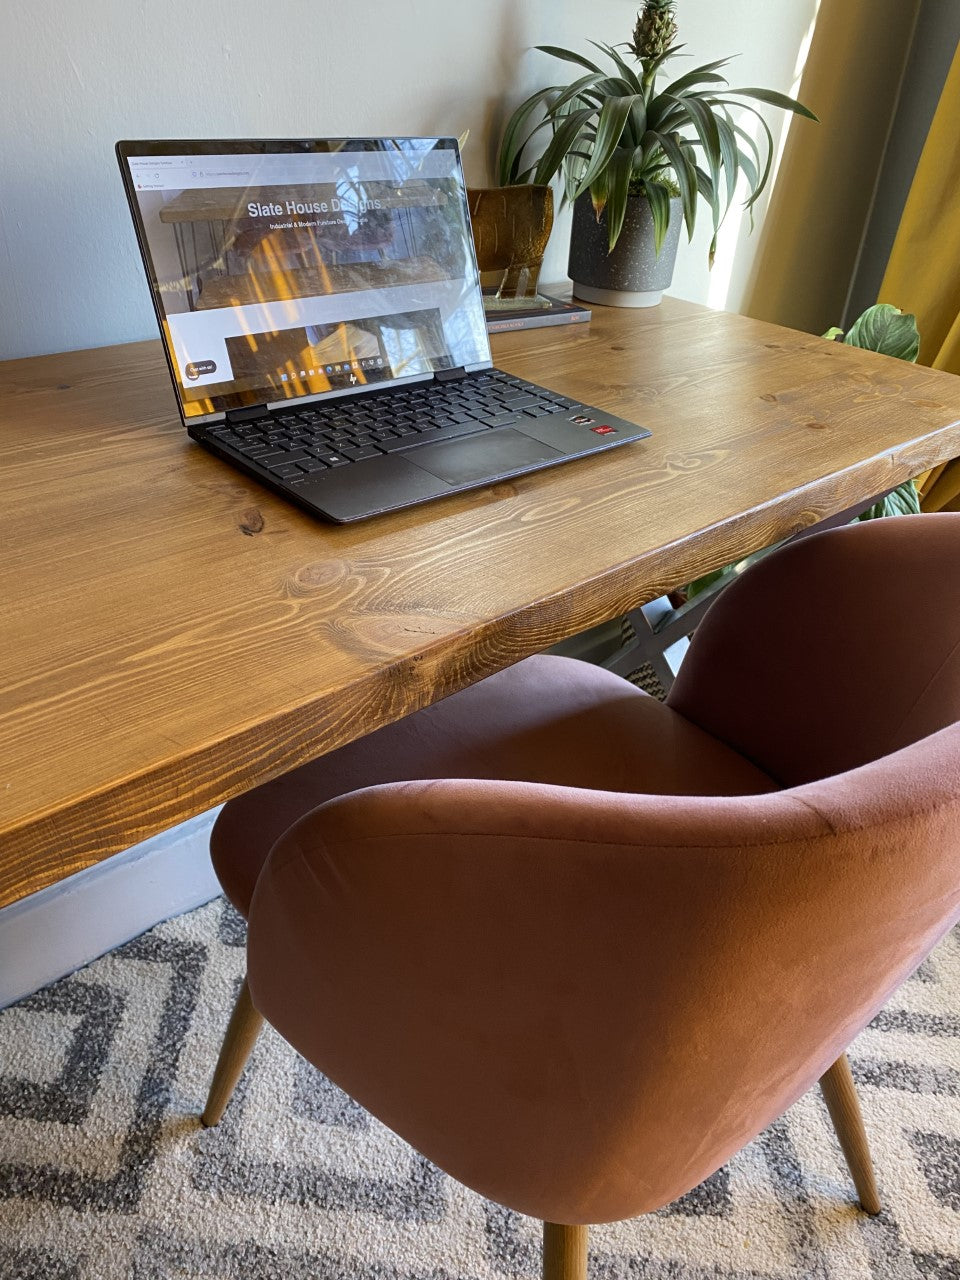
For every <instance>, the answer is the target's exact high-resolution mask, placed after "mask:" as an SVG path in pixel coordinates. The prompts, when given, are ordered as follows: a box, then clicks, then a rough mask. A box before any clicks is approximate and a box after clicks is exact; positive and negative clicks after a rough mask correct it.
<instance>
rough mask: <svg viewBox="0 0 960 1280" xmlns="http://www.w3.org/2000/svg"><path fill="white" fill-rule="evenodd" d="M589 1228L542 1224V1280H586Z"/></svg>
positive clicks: (552, 1223)
mask: <svg viewBox="0 0 960 1280" xmlns="http://www.w3.org/2000/svg"><path fill="white" fill-rule="evenodd" d="M589 1234H590V1228H589V1227H564V1226H560V1225H559V1224H558V1223H556V1222H545V1223H544V1224H543V1280H587V1237H588V1235H589Z"/></svg>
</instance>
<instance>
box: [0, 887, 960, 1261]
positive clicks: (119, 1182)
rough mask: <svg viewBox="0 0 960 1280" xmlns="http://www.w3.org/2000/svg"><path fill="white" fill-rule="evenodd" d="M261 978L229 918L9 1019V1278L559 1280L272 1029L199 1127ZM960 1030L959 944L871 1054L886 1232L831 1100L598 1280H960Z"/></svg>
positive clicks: (507, 1218) (611, 1247) (534, 1230)
mask: <svg viewBox="0 0 960 1280" xmlns="http://www.w3.org/2000/svg"><path fill="white" fill-rule="evenodd" d="M243 959H244V952H243V923H242V921H241V920H240V919H239V917H238V916H237V915H236V913H235V912H233V910H232V909H231V908H229V907H228V906H227V905H226V904H225V903H224V902H223V901H222V900H218V901H216V902H214V903H211V904H210V905H208V906H206V907H203V908H201V909H199V910H197V911H194V912H191V913H190V914H188V915H185V916H181V917H180V918H178V919H174V920H170V921H167V922H166V923H165V924H162V925H160V926H158V927H157V928H156V929H153V930H152V931H151V932H149V933H147V934H144V935H143V936H142V937H140V938H137V939H135V940H134V941H133V942H130V943H128V944H126V945H125V946H123V947H120V948H119V949H118V950H116V951H114V952H112V953H111V954H110V955H108V956H105V957H103V958H102V959H100V960H97V961H96V962H95V963H93V964H91V965H89V966H88V967H87V968H86V969H84V970H82V971H80V972H78V973H76V974H73V975H72V976H70V977H68V978H65V979H64V980H63V981H61V982H58V983H55V984H54V985H53V986H50V987H48V988H46V989H45V990H44V991H41V992H40V993H39V994H37V995H35V996H31V997H29V998H28V999H26V1000H23V1001H22V1002H21V1003H20V1004H18V1005H15V1006H13V1007H11V1008H9V1009H7V1010H5V1011H3V1012H2V1013H0V1277H3V1280H26V1278H28V1277H29V1280H114V1278H121V1277H122V1278H124V1280H127V1278H129V1280H181V1278H186V1277H198V1276H203V1277H209V1278H211V1280H241V1278H242V1280H348V1278H350V1280H353V1278H355V1280H503V1277H524V1278H526V1277H531V1278H532V1277H535V1276H537V1275H538V1271H539V1256H540V1255H539V1249H540V1234H539V1226H538V1224H537V1223H536V1222H534V1221H533V1220H531V1219H528V1218H523V1217H520V1216H519V1215H517V1214H515V1213H512V1212H510V1211H508V1210H506V1209H504V1208H502V1207H500V1206H498V1205H495V1204H491V1203H489V1202H486V1201H484V1200H483V1199H481V1198H480V1197H479V1196H476V1195H474V1194H473V1193H472V1192H470V1191H467V1190H466V1189H465V1188H463V1187H462V1186H460V1185H459V1184H457V1183H455V1182H454V1181H453V1180H451V1179H450V1178H447V1177H446V1176H445V1175H443V1174H442V1173H440V1172H439V1171H438V1170H437V1169H435V1168H434V1167H433V1166H432V1165H431V1164H430V1163H429V1162H428V1161H426V1160H424V1159H423V1158H422V1157H421V1156H419V1155H417V1154H416V1153H415V1152H414V1151H412V1150H411V1149H410V1148H409V1147H408V1146H406V1145H405V1144H404V1143H403V1142H402V1141H400V1139H399V1138H397V1137H396V1136H394V1135H393V1134H391V1133H390V1132H389V1131H388V1130H386V1129H384V1128H383V1127H382V1126H381V1125H380V1124H378V1123H377V1122H376V1121H374V1120H373V1119H371V1117H370V1116H369V1115H367V1114H366V1113H365V1112H364V1111H363V1110H361V1108H360V1107H358V1106H357V1105H356V1104H355V1103H354V1102H352V1101H351V1100H350V1099H348V1098H347V1097H345V1096H344V1095H343V1094H342V1093H341V1092H340V1091H339V1090H337V1089H336V1088H334V1087H333V1086H332V1085H331V1084H329V1083H328V1082H327V1081H326V1080H325V1079H324V1078H323V1077H322V1076H321V1075H320V1074H319V1073H318V1072H317V1071H315V1070H314V1069H313V1068H312V1067H310V1066H309V1065H308V1064H307V1063H305V1062H304V1061H303V1060H302V1059H300V1058H298V1057H297V1055H296V1054H295V1053H294V1052H293V1051H292V1050H291V1049H289V1048H288V1047H287V1046H286V1045H285V1044H284V1043H283V1041H281V1040H280V1038H279V1037H278V1036H277V1035H276V1034H275V1033H274V1032H273V1031H272V1030H270V1029H267V1030H266V1031H265V1032H264V1034H263V1036H262V1037H261V1039H260V1041H259V1043H258V1045H257V1048H256V1049H255V1051H254V1056H253V1059H252V1062H251V1066H250V1068H249V1069H248V1071H247V1072H246V1074H245V1075H244V1077H243V1079H242V1080H241V1083H240V1086H239V1088H238V1092H237V1094H236V1095H235V1097H234V1100H233V1103H232V1104H231V1106H230V1107H229V1108H228V1110H227V1113H226V1116H225V1117H224V1120H223V1122H222V1123H221V1125H220V1127H219V1128H218V1129H212V1130H206V1131H205V1130H203V1129H201V1128H200V1127H199V1123H198V1120H197V1115H198V1112H199V1110H200V1108H201V1106H202V1104H203V1100H204V1097H205V1093H206V1088H207V1084H208V1081H209V1077H210V1072H211V1069H212V1066H213V1063H214V1059H215V1057H216V1053H217V1050H218V1048H219V1043H220V1039H221V1036H222V1033H223V1030H224V1027H225V1025H226V1019H227V1014H228V1010H229V1008H230V1007H231V1005H232V1001H233V998H234V993H235V991H236V990H237V984H238V982H239V979H240V976H241V974H242V968H243ZM958 1012H960V946H958V939H957V936H956V935H951V936H949V937H948V938H947V939H945V940H944V942H943V943H941V945H940V947H939V948H938V949H937V950H936V951H935V952H934V954H933V955H932V956H931V957H930V959H929V960H928V961H927V962H926V963H925V964H924V965H923V966H922V968H921V969H920V970H919V971H918V972H917V974H916V975H915V976H914V977H913V978H911V979H910V981H909V982H907V983H906V985H905V986H904V987H903V988H901V990H900V991H899V992H898V993H897V995H896V996H895V997H894V999H893V1000H892V1001H891V1003H890V1005H889V1006H888V1008H887V1009H885V1010H884V1011H883V1012H882V1013H881V1014H880V1015H879V1017H878V1018H877V1019H876V1020H875V1022H874V1023H873V1024H872V1025H871V1026H870V1027H869V1028H868V1029H867V1030H866V1031H864V1033H863V1034H862V1035H861V1036H860V1037H859V1039H858V1040H857V1042H856V1044H855V1046H854V1047H853V1049H852V1051H851V1060H852V1062H853V1066H854V1075H855V1077H856V1080H857V1083H858V1086H859V1088H860V1093H861V1097H862V1099H863V1104H864V1111H865V1115H866V1122H867V1128H868V1131H869V1133H870V1138H871V1142H872V1144H873V1151H874V1158H875V1161H876V1165H877V1171H878V1180H879V1183H880V1190H881V1194H882V1196H883V1200H884V1204H885V1206H886V1207H885V1209H884V1212H883V1214H882V1215H881V1216H880V1217H878V1218H873V1219H871V1218H867V1217H866V1216H865V1215H863V1214H862V1213H860V1212H859V1211H858V1210H857V1209H856V1208H855V1206H854V1201H853V1191H852V1186H851V1183H850V1179H849V1177H848V1174H847V1172H846V1169H845V1167H844V1165H843V1160H842V1157H841V1155H840V1151H839V1147H838V1145H837V1142H836V1139H835V1137H834V1135H833V1131H832V1129H831V1127H830V1123H829V1120H828V1118H827V1114H826V1109H825V1107H824V1105H823V1103H822V1101H821V1099H820V1096H819V1091H816V1090H815V1091H813V1092H812V1093H811V1094H809V1095H808V1096H807V1097H806V1098H804V1099H802V1100H801V1102H799V1103H798V1104H797V1105H796V1106H794V1107H793V1108H791V1110H790V1111H789V1112H788V1113H787V1115H786V1116H785V1117H783V1118H782V1119H781V1120H780V1121H778V1122H777V1123H776V1124H775V1125H773V1126H772V1127H771V1128H770V1129H769V1130H767V1131H766V1132H765V1133H764V1134H762V1135H761V1136H760V1137H759V1138H757V1139H756V1140H755V1141H754V1142H753V1143H751V1144H750V1146H748V1147H747V1148H746V1149H745V1150H744V1151H743V1152H741V1153H740V1154H739V1155H738V1156H737V1157H736V1158H735V1159H734V1160H733V1161H731V1163H730V1164H729V1165H728V1166H726V1167H725V1168H724V1169H722V1170H720V1172H719V1173H717V1174H715V1175H714V1176H713V1177H712V1178H710V1179H709V1180H708V1181H707V1182H706V1183H704V1184H703V1185H702V1186H700V1187H698V1188H697V1189H696V1190H694V1191H693V1192H691V1193H690V1194H689V1195H687V1196H686V1197H684V1199H683V1200H681V1201H679V1202H677V1203H676V1204H674V1205H671V1206H670V1207H669V1208H667V1209H663V1210H661V1211H660V1212H659V1213H656V1214H652V1215H650V1216H648V1217H646V1218H641V1219H636V1220H633V1221H631V1222H626V1223H619V1224H615V1225H612V1226H604V1227H599V1228H596V1229H594V1231H593V1232H592V1233H591V1273H590V1274H591V1280H707V1278H708V1277H710V1278H712V1280H721V1278H722V1280H748V1278H749V1280H785V1278H789V1280H799V1278H800V1277H804V1278H806V1277H818V1278H821V1280H861V1278H863V1280H866V1278H867V1277H882V1278H883V1280H894V1277H896V1278H897V1280H908V1278H909V1280H960V1102H958V1096H957V1095H958V1090H960V1016H958ZM387 1069H389V1067H387Z"/></svg>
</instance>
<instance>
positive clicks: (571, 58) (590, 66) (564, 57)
mask: <svg viewBox="0 0 960 1280" xmlns="http://www.w3.org/2000/svg"><path fill="white" fill-rule="evenodd" d="M537 48H538V49H539V50H540V52H541V53H549V54H550V56H551V57H552V58H560V59H561V61H563V62H575V63H576V64H577V66H580V67H585V68H586V69H587V71H599V70H600V68H599V67H598V66H597V64H596V63H595V62H591V61H590V59H589V58H585V57H584V56H583V54H582V53H574V52H573V50H572V49H559V48H558V47H557V46H556V45H555V44H538V45H537Z"/></svg>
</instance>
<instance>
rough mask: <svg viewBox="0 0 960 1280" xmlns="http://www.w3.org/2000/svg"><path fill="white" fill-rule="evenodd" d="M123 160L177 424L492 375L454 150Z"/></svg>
mask: <svg viewBox="0 0 960 1280" xmlns="http://www.w3.org/2000/svg"><path fill="white" fill-rule="evenodd" d="M117 150H118V155H119V157H120V164H121V168H122V169H123V170H124V180H125V183H126V186H127V192H128V196H129V198H130V202H131V207H132V209H133V212H134V220H135V222H137V224H138V225H137V231H138V235H139V238H140V245H141V250H142V252H143V257H144V262H145V265H146V267H147V273H148V275H149V277H150V281H151V284H152V287H153V293H154V302H155V305H156V308H157V313H158V318H159V320H160V327H161V331H162V333H163V337H164V341H165V343H166V346H167V355H168V359H169V361H170V367H171V370H172V372H173V376H174V382H175V384H176V387H177V390H178V393H179V396H180V401H181V404H182V408H183V414H184V417H186V418H194V419H196V418H199V417H203V416H206V415H209V414H214V413H218V412H221V411H223V410H225V409H232V408H239V407H241V406H243V405H252V404H264V403H265V404H275V403H277V402H283V401H284V400H289V399H295V398H300V397H313V396H318V395H324V394H327V395H334V394H336V393H338V392H340V393H342V392H345V391H357V390H362V389H363V388H364V387H368V386H369V387H373V386H375V385H384V384H387V385H389V384H395V383H397V382H403V381H405V380H407V379H410V378H423V377H425V376H428V375H430V374H432V373H435V372H436V371H437V370H441V369H449V368H456V367H459V366H463V367H465V368H467V369H471V368H478V367H483V366H485V365H488V364H489V363H490V346H489V340H488V338H487V330H486V325H485V323H484V316H483V304H482V298H481V292H480V283H479V277H478V275H477V266H476V260H475V257H474V251H473V241H472V238H471V235H470V224H469V217H468V214H467V203H466V193H465V190H464V182H463V173H462V169H461V166H460V156H459V152H458V150H457V144H456V141H455V140H454V139H452V138H389V139H346V140H344V139H338V140H316V141H290V142H256V141H251V142H162V143H160V142H143V143H137V142H122V143H119V144H118V147H117Z"/></svg>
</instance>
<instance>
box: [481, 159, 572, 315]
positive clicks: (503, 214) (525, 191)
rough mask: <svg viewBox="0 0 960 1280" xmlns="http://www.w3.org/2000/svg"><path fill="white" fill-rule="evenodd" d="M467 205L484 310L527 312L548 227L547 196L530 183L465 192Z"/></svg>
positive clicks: (547, 190)
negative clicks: (520, 308) (523, 309)
mask: <svg viewBox="0 0 960 1280" xmlns="http://www.w3.org/2000/svg"><path fill="white" fill-rule="evenodd" d="M467 201H468V203H469V206H470V219H471V222H472V224H473V243H474V245H475V246H476V250H477V265H478V267H479V268H480V283H481V285H482V286H483V292H484V295H485V301H486V305H487V306H488V307H502V308H503V309H505V310H508V309H509V308H510V306H511V305H513V306H524V307H529V306H530V305H531V304H532V303H535V300H536V297H537V281H538V279H539V277H540V268H541V267H542V266H543V254H544V251H545V249H546V247H547V241H548V240H549V238H550V230H551V228H552V227H553V192H552V190H551V189H550V187H547V186H538V185H536V184H534V183H521V184H519V185H517V186H512V187H471V188H468V190H467Z"/></svg>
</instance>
